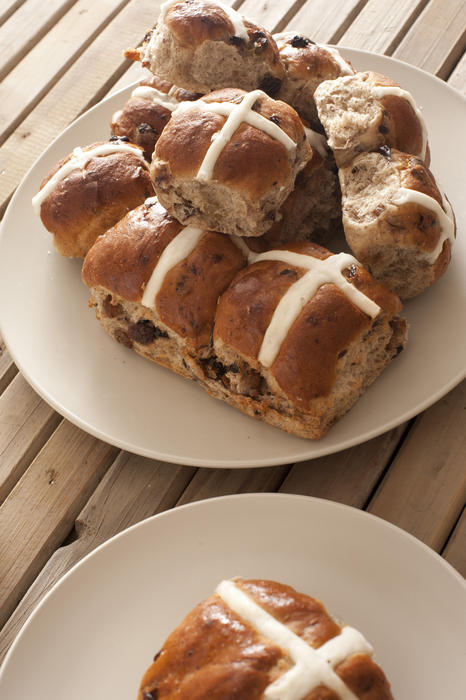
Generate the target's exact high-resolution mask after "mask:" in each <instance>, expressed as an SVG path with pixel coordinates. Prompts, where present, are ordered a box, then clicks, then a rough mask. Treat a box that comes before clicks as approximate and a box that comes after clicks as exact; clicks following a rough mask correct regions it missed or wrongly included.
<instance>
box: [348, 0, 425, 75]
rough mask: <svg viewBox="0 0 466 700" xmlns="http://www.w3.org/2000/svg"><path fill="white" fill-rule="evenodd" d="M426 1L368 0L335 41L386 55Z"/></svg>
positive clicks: (404, 32) (394, 46) (402, 35)
mask: <svg viewBox="0 0 466 700" xmlns="http://www.w3.org/2000/svg"><path fill="white" fill-rule="evenodd" d="M427 2H428V0H392V1H391V2H389V3H387V2H381V0H369V2H368V3H367V4H366V5H365V7H364V8H363V9H362V10H361V12H360V13H359V15H358V16H357V17H356V19H355V20H354V22H352V24H351V26H350V27H349V28H348V29H347V31H346V32H345V33H344V34H343V35H342V36H341V37H339V41H340V43H341V45H342V46H349V47H351V48H352V47H354V48H358V49H364V50H365V51H374V52H376V53H384V54H388V55H390V54H391V53H392V52H393V50H394V49H395V48H396V46H397V45H398V43H399V42H400V40H401V39H402V37H404V35H405V34H406V32H407V31H408V29H409V27H410V26H411V25H412V23H413V22H414V21H415V19H416V18H417V17H418V16H419V15H420V13H421V12H422V10H423V9H424V7H425V5H426V4H427ZM375 27H377V31H374V28H375ZM410 62H411V61H410Z"/></svg>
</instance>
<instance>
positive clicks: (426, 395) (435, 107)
mask: <svg viewBox="0 0 466 700" xmlns="http://www.w3.org/2000/svg"><path fill="white" fill-rule="evenodd" d="M343 53H344V55H345V56H346V57H347V58H349V59H350V60H351V62H352V63H353V64H354V65H355V67H356V68H358V69H361V70H363V69H366V68H371V69H373V70H376V71H379V72H381V73H385V74H387V75H389V76H391V77H392V78H394V79H395V80H397V81H398V82H400V84H401V85H402V86H403V87H404V88H406V89H408V90H409V91H410V92H412V94H413V95H414V97H415V99H416V100H417V102H418V104H419V105H420V107H422V109H423V112H424V115H425V119H426V122H427V126H428V130H429V142H430V146H431V152H432V163H433V169H434V172H435V173H436V175H437V176H438V178H439V180H440V182H441V183H442V184H443V186H444V187H445V189H446V192H447V194H448V196H449V198H450V200H451V202H452V205H453V208H454V210H455V212H456V216H457V223H458V241H457V244H456V246H455V251H454V255H453V261H452V264H451V266H450V268H449V270H448V271H447V273H446V274H445V275H444V277H443V278H442V279H441V280H440V281H439V282H438V283H437V284H435V285H434V286H433V287H432V288H431V289H430V290H428V291H427V292H425V293H424V294H423V295H422V296H421V297H419V298H417V299H415V300H413V301H411V302H409V303H408V304H406V307H405V312H406V316H407V317H408V320H409V321H410V323H411V329H410V337H409V342H408V347H407V349H406V351H405V352H403V353H402V354H401V355H400V356H399V357H398V358H397V359H396V360H395V361H394V362H393V363H392V365H391V366H390V367H389V368H388V369H387V370H386V371H385V372H384V373H383V374H382V376H381V377H380V378H379V379H377V381H376V382H375V384H374V385H373V386H372V387H371V388H370V389H369V391H367V392H366V394H365V395H364V396H363V397H362V399H360V401H359V402H358V404H357V405H356V406H355V407H354V408H353V409H352V410H351V412H350V413H349V414H348V415H347V416H345V418H343V419H342V420H341V421H340V422H339V423H338V424H337V425H336V426H334V427H333V428H332V429H331V430H330V432H329V433H328V435H327V436H326V437H325V438H324V439H323V440H320V441H318V442H312V441H309V440H304V439H301V438H297V437H294V436H291V435H287V434H286V433H284V432H282V431H280V430H278V429H275V428H271V427H270V426H267V425H265V424H263V423H260V422H258V421H254V420H253V419H251V418H249V417H247V416H244V415H243V414H241V413H240V412H238V411H236V410H235V409H233V408H231V407H229V406H227V405H226V404H225V403H222V402H220V401H216V400H214V399H212V398H210V397H208V396H207V395H206V394H204V392H203V391H202V389H200V388H199V387H198V386H196V385H195V384H193V383H191V382H189V381H187V380H185V379H182V378H181V377H178V376H176V375H175V374H172V373H170V372H169V371H168V370H165V369H163V368H160V367H157V366H155V365H153V364H152V363H150V362H148V361H146V360H144V359H142V358H140V357H138V356H137V355H136V354H135V353H134V352H132V351H130V350H128V349H126V348H124V347H123V346H121V345H118V344H117V343H116V342H115V341H114V340H113V339H111V338H110V337H109V336H107V335H106V334H105V332H104V331H103V330H102V328H101V327H100V324H99V323H98V322H97V321H96V319H95V318H94V312H93V311H91V310H89V309H88V307H87V299H88V290H87V288H86V287H85V286H84V284H83V283H82V282H81V278H80V267H81V263H80V261H77V260H69V259H65V258H62V257H60V256H59V255H58V254H57V253H56V252H55V250H54V247H53V245H52V240H51V236H50V234H49V233H48V232H47V231H46V230H45V229H44V228H43V227H42V225H41V223H40V221H39V219H38V218H37V217H36V216H35V215H34V214H33V212H32V207H31V198H32V196H33V195H34V194H35V193H36V192H37V190H38V189H39V186H40V182H41V180H42V178H43V177H44V175H45V174H46V173H47V172H48V170H49V169H50V168H51V167H52V165H53V164H54V163H55V162H56V161H58V160H59V159H60V158H62V157H64V156H66V155H67V154H68V153H69V152H70V151H71V150H72V149H73V148H74V147H75V146H76V145H87V144H89V143H92V142H93V141H96V140H101V139H105V138H106V137H107V135H108V133H109V128H108V123H109V119H110V116H111V115H112V113H113V112H114V111H115V110H116V109H119V108H120V107H121V105H122V104H123V103H124V101H125V100H126V98H127V96H128V94H129V92H130V89H127V90H124V91H122V92H120V93H117V94H116V95H114V96H112V97H111V98H109V99H108V100H106V101H104V102H102V103H100V104H99V105H97V106H96V107H95V108H94V109H92V110H90V111H89V112H87V113H86V114H85V115H83V116H82V117H81V118H80V119H78V120H77V121H76V122H75V123H74V124H72V125H71V126H70V127H69V128H68V129H67V130H66V131H65V132H64V133H63V134H62V135H61V136H59V138H58V139H57V140H56V141H55V142H54V143H52V144H51V146H50V147H49V149H48V150H47V151H46V152H45V153H44V154H43V155H42V156H41V158H39V160H38V161H37V162H36V164H35V165H34V166H33V168H32V169H31V171H30V172H29V174H28V175H27V176H26V178H25V180H24V181H23V183H22V184H21V186H20V187H19V188H18V191H17V193H16V195H15V197H14V198H13V199H12V202H11V204H10V207H9V209H8V212H7V213H6V215H5V218H4V222H3V231H2V236H1V238H0V327H1V333H2V335H3V338H4V340H5V342H6V344H7V346H8V348H9V350H10V353H11V355H12V357H13V359H14V361H15V362H16V364H17V365H18V367H19V368H20V370H21V371H22V373H23V374H24V376H25V377H26V379H27V380H28V381H29V383H30V384H31V385H32V386H33V387H34V388H35V390H36V391H37V392H38V393H39V394H40V395H41V396H42V397H43V398H44V399H45V400H46V401H47V402H48V403H49V404H51V405H52V406H53V407H54V408H55V409H56V410H57V411H59V413H61V414H62V415H64V416H65V417H66V418H68V419H69V420H71V421H72V422H73V423H75V424H76V425H78V426H80V427H81V428H83V429H84V430H86V431H87V432H89V433H91V434H92V435H95V436H96V437H98V438H100V439H102V440H105V441H106V442H109V443H111V444H114V445H117V446H118V447H121V448H124V449H127V450H129V451H131V452H135V453H138V454H141V455H145V456H147V457H153V458H156V459H161V460H165V461H168V462H177V463H181V464H190V465H199V466H207V467H235V468H237V467H252V466H266V465H273V464H284V463H287V462H296V461H301V460H305V459H311V458H314V457H319V456H321V455H325V454H330V453H333V452H337V451H339V450H342V449H345V448H347V447H351V446H352V445H356V444H359V443H361V442H364V441H366V440H369V439H370V438H373V437H375V436H376V435H380V434H381V433H383V432H385V431H386V430H389V429H391V428H393V427H395V426H396V425H399V424H400V423H401V422H403V421H405V420H407V419H409V418H411V417H412V416H414V415H416V414H417V413H419V412H420V411H422V410H424V409H425V408H427V407H428V406H429V405H431V404H432V403H434V402H435V401H437V400H438V399H439V398H441V397H442V396H443V395H444V394H445V393H447V392H448V391H449V390H450V389H452V388H453V387H454V386H455V385H456V384H457V383H458V382H459V381H460V380H461V379H462V378H463V377H464V376H465V373H466V368H465V357H466V324H465V323H464V309H465V301H466V274H465V270H466V242H465V237H464V231H465V228H466V227H465V219H466V202H465V193H464V186H463V182H464V163H465V162H466V132H465V129H464V123H465V118H466V103H465V101H464V100H463V99H462V97H461V96H460V95H459V94H458V93H456V92H455V91H454V90H452V89H451V88H449V87H448V86H447V85H445V84H444V83H443V82H441V81H440V80H438V79H437V78H435V77H432V76H431V75H429V74H427V73H425V72H423V71H421V70H418V69H416V68H413V67H411V66H408V65H406V64H404V63H401V62H399V61H396V60H393V59H390V58H386V57H384V56H376V55H374V54H369V53H366V52H362V51H355V50H350V49H344V50H343Z"/></svg>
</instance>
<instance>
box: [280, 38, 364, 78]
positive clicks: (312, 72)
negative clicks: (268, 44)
mask: <svg viewBox="0 0 466 700" xmlns="http://www.w3.org/2000/svg"><path fill="white" fill-rule="evenodd" d="M273 38H274V39H275V43H276V44H277V47H278V50H279V53H280V59H281V60H282V62H283V63H284V65H285V70H286V73H287V78H289V79H302V80H314V81H315V80H318V81H319V82H322V81H323V80H331V79H333V78H338V77H340V76H341V75H353V74H354V68H353V66H352V65H351V63H349V62H348V61H346V60H345V59H344V58H343V57H342V56H341V54H340V52H339V51H338V50H337V49H334V48H333V47H331V46H326V45H324V44H317V43H316V42H315V41H312V39H309V38H308V37H307V36H304V35H303V34H297V33H296V32H280V33H279V34H274V35H273ZM316 84H317V83H316Z"/></svg>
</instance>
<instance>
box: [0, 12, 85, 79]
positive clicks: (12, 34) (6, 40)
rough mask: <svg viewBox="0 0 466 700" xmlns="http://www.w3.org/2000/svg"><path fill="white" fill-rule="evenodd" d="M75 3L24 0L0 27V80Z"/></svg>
mask: <svg viewBox="0 0 466 700" xmlns="http://www.w3.org/2000/svg"><path fill="white" fill-rule="evenodd" d="M75 2H76V0H47V2H44V0H27V2H25V3H24V4H23V5H22V6H21V7H20V8H19V9H18V10H17V11H16V12H15V13H14V14H13V15H12V16H11V17H10V18H9V19H8V20H7V21H6V22H5V23H4V24H3V25H2V26H1V27H0V47H1V49H2V50H1V52H0V79H1V78H3V76H4V75H6V73H7V72H8V71H9V70H10V68H11V67H12V66H14V65H15V64H16V63H18V62H19V61H20V60H21V59H22V58H23V56H25V54H26V53H27V52H28V51H29V50H30V49H31V48H32V47H33V46H34V44H35V43H36V42H37V41H38V40H39V39H40V38H41V37H42V36H44V34H46V33H47V32H48V31H49V30H50V28H51V27H52V26H53V25H54V24H55V22H56V21H57V20H58V19H59V18H60V17H61V16H62V15H63V14H64V13H65V12H66V11H67V10H69V9H70V7H71V6H72V5H73V3H75Z"/></svg>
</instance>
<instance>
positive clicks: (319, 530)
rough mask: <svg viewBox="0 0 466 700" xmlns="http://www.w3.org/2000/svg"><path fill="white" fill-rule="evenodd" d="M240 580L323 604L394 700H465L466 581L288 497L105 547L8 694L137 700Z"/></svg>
mask: <svg viewBox="0 0 466 700" xmlns="http://www.w3.org/2000/svg"><path fill="white" fill-rule="evenodd" d="M343 534H344V536H342V535H343ZM235 575H241V576H244V577H247V578H255V577H256V578H269V579H272V580H278V581H282V582H283V583H288V584H290V585H292V586H294V587H296V588H297V589H298V590H301V591H303V592H305V593H308V594H310V595H313V596H315V597H317V598H320V599H321V600H322V601H323V602H324V604H325V606H326V607H327V608H328V610H329V612H331V613H332V614H333V615H335V616H336V617H338V618H339V619H342V620H344V621H345V622H346V623H347V624H351V625H353V626H354V627H357V628H358V629H360V630H361V632H363V633H364V634H365V636H366V637H367V638H368V639H369V641H371V643H372V644H373V646H374V648H375V651H376V660H377V662H378V663H379V664H380V665H381V666H382V667H383V668H384V670H385V672H386V674H387V676H388V678H389V679H390V682H391V684H392V687H393V695H394V697H395V698H396V699H397V700H414V698H422V700H439V699H440V698H448V700H460V698H461V699H462V698H464V694H463V692H464V688H466V665H465V663H464V652H465V642H464V630H465V629H466V586H465V584H464V581H463V580H462V578H461V577H460V576H459V574H458V573H456V572H455V571H454V569H452V568H451V567H450V566H449V565H448V564H447V563H446V562H445V561H444V560H442V559H441V557H439V556H438V555H437V554H435V553H434V552H433V551H432V550H430V549H429V548H428V547H426V546H425V545H423V544H422V543H421V542H419V541H418V540H416V539H415V538H414V537H412V536H411V535H408V534H407V533H405V532H403V531H402V530H399V529H398V528H396V527H394V526H392V525H390V524H389V523H387V522H385V521H384V520H381V519H379V518H376V517H374V516H371V515H368V514H367V513H364V512H362V511H359V510H356V509H354V508H350V507H348V506H342V505H340V504H337V503H332V502H330V501H325V500H320V499H315V498H308V497H305V496H292V495H286V494H246V495H240V496H227V497H224V498H217V499H211V500H207V501H201V502H198V503H194V504H192V505H188V506H183V507H181V508H176V509H174V510H171V511H168V512H166V513H163V514H161V515H158V516H155V517H153V518H149V519H148V520H146V521H144V522H142V523H140V524H138V525H136V526H134V527H132V528H130V529H129V530H126V531H125V532H124V533H122V534H120V535H119V536H117V537H114V538H113V539H111V540H109V541H108V542H106V543H105V544H104V545H102V546H101V547H99V548H98V549H97V550H95V551H94V552H93V553H92V554H90V555H89V556H88V557H86V558H85V559H84V560H83V561H82V562H81V563H79V564H78V565H77V566H76V567H74V568H73V569H72V570H71V571H70V572H69V573H68V574H67V575H66V576H65V577H64V578H63V579H62V580H61V581H60V582H59V583H58V584H57V585H56V586H55V587H54V588H53V589H52V591H51V592H50V593H49V594H48V596H47V597H46V598H45V599H44V600H43V602H42V603H41V604H40V605H39V606H38V608H37V609H36V610H35V612H34V613H33V614H32V616H31V617H30V618H29V620H28V622H27V623H26V625H25V626H24V627H23V629H22V631H21V633H20V634H19V636H18V637H17V639H16V641H15V643H14V645H13V646H12V647H11V650H10V652H9V655H8V656H7V658H6V660H5V663H4V666H3V672H2V673H0V697H1V698H2V700H18V698H24V699H25V698H34V700H50V699H51V698H57V699H58V698H66V700H83V698H85V699H86V700H101V699H102V698H112V700H120V699H121V700H128V698H134V697H136V692H137V688H138V686H139V682H140V678H141V676H142V674H143V672H144V670H145V668H146V667H147V666H149V664H150V663H151V660H152V657H153V655H154V653H155V652H156V651H158V649H159V648H160V645H161V644H162V642H163V640H164V639H165V637H166V636H167V635H168V633H169V632H170V631H171V630H172V629H173V628H174V627H175V626H176V625H177V624H178V623H179V622H180V621H181V620H182V618H183V617H184V615H185V614H186V613H187V612H188V611H189V610H190V609H191V608H192V607H193V606H194V605H195V604H196V603H197V602H199V601H200V600H202V599H203V598H205V597H207V596H208V595H210V594H211V593H212V592H213V590H214V588H215V586H216V584H217V583H218V582H219V581H220V580H222V579H223V578H230V577H232V576H235Z"/></svg>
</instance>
